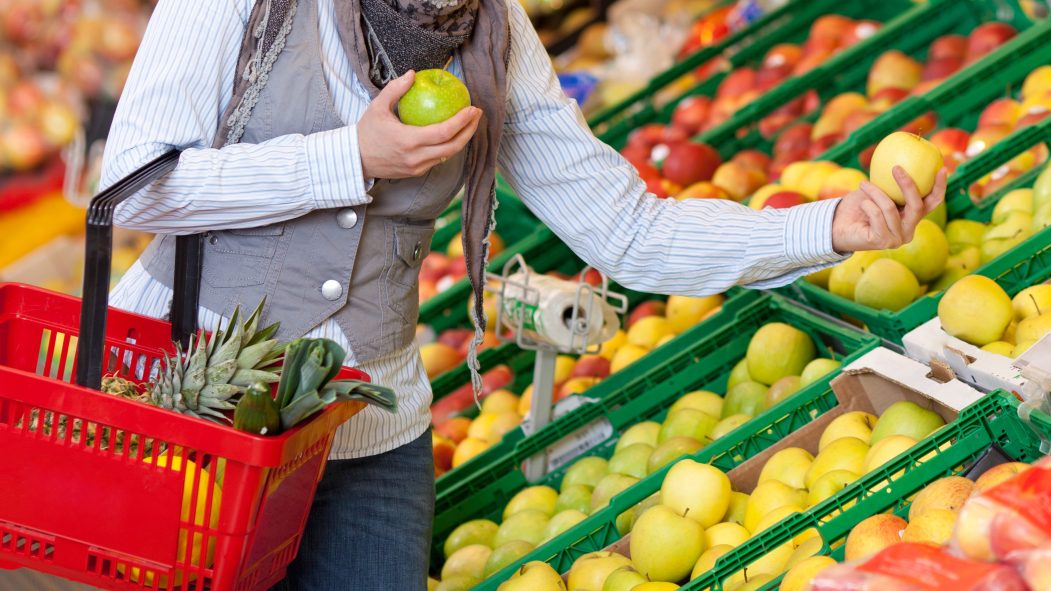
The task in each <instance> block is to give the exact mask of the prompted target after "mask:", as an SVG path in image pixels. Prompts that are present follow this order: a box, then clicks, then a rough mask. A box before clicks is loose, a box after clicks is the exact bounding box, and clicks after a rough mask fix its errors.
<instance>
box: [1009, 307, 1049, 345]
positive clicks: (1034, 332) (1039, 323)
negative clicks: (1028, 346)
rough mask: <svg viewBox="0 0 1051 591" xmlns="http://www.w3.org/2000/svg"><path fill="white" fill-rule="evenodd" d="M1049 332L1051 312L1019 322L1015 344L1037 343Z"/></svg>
mask: <svg viewBox="0 0 1051 591" xmlns="http://www.w3.org/2000/svg"><path fill="white" fill-rule="evenodd" d="M1049 332H1051V310H1049V311H1047V312H1044V313H1043V314H1040V315H1039V316H1030V317H1029V318H1026V319H1025V320H1023V321H1021V322H1019V323H1018V329H1017V330H1016V331H1015V342H1016V343H1029V342H1036V341H1039V340H1040V339H1042V338H1044V335H1046V334H1047V333H1049Z"/></svg>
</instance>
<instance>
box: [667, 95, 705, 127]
mask: <svg viewBox="0 0 1051 591" xmlns="http://www.w3.org/2000/svg"><path fill="white" fill-rule="evenodd" d="M711 109H712V99H710V98H708V97H706V96H691V97H687V98H686V99H685V100H683V101H682V102H681V103H679V104H678V105H677V106H676V107H675V111H674V112H673V113H672V116H671V124H672V125H673V126H675V127H677V128H679V129H682V130H683V131H685V132H686V133H687V134H688V135H691V136H692V135H695V134H696V133H697V132H699V131H700V130H701V128H702V127H704V124H705V122H706V121H707V120H708V114H709V113H710V112H711Z"/></svg>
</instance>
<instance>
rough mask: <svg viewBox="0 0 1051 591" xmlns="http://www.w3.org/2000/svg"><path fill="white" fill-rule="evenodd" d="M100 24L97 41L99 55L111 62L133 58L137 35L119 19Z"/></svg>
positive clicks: (137, 41)
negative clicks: (99, 33)
mask: <svg viewBox="0 0 1051 591" xmlns="http://www.w3.org/2000/svg"><path fill="white" fill-rule="evenodd" d="M102 22H103V25H102V32H101V33H102V35H101V37H100V38H99V39H98V48H99V53H101V54H102V55H103V56H104V57H105V58H106V59H108V60H110V61H111V62H120V61H124V60H130V59H131V58H133V57H135V52H136V51H138V49H139V39H140V35H139V33H138V32H137V31H135V30H134V29H132V28H131V26H130V25H128V23H126V22H123V21H121V20H120V19H116V18H109V19H106V20H104V21H102Z"/></svg>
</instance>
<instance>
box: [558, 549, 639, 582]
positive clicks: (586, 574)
mask: <svg viewBox="0 0 1051 591" xmlns="http://www.w3.org/2000/svg"><path fill="white" fill-rule="evenodd" d="M630 564H631V560H630V559H629V558H628V557H627V556H623V555H620V554H617V553H616V552H592V553H590V554H585V555H583V556H581V557H580V558H578V559H577V560H576V562H574V563H573V566H572V567H570V569H569V581H568V582H567V585H566V586H567V587H568V588H569V589H573V590H574V591H602V584H603V583H605V582H606V577H608V576H609V575H610V574H611V573H612V572H613V571H615V570H617V569H618V568H620V567H622V566H628V565H630Z"/></svg>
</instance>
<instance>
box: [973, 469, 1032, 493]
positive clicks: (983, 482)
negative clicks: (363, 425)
mask: <svg viewBox="0 0 1051 591" xmlns="http://www.w3.org/2000/svg"><path fill="white" fill-rule="evenodd" d="M1030 468H1032V466H1030V465H1029V464H1026V463H1025V462H1008V463H1006V464H1000V465H998V466H993V467H992V468H990V469H988V470H986V471H985V473H984V474H982V475H981V476H979V477H978V480H975V481H974V490H975V493H982V492H985V491H987V490H989V489H990V488H993V487H994V486H996V485H998V484H1001V483H1003V482H1005V481H1007V480H1010V479H1012V478H1014V477H1015V476H1017V475H1018V474H1021V473H1022V472H1025V471H1026V470H1028V469H1030Z"/></svg>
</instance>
